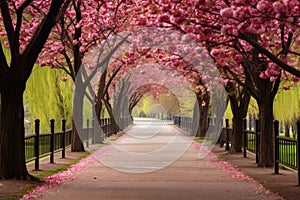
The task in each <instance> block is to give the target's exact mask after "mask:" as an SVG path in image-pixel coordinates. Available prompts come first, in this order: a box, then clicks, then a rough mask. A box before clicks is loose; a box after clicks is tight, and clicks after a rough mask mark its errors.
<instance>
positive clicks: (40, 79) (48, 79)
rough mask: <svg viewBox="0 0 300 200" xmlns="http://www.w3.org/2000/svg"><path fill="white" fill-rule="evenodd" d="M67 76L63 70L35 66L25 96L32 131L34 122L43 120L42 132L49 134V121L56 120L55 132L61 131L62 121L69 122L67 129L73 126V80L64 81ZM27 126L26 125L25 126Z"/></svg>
mask: <svg viewBox="0 0 300 200" xmlns="http://www.w3.org/2000/svg"><path fill="white" fill-rule="evenodd" d="M64 76H66V74H65V72H64V71H63V70H58V69H50V68H49V67H40V66H37V65H36V66H35V67H34V69H33V72H32V75H31V76H30V78H29V80H28V82H27V85H26V90H25V94H24V102H25V107H26V110H27V111H28V112H27V113H28V116H29V117H28V118H29V119H27V120H29V121H30V124H31V131H32V132H33V130H34V120H35V119H36V118H39V119H40V120H41V126H40V127H41V132H42V133H45V132H49V131H50V128H49V120H50V119H51V118H53V119H55V120H56V123H55V131H60V130H61V120H62V119H63V118H65V119H66V120H67V128H71V124H72V121H71V120H72V94H73V92H72V91H73V89H72V84H73V83H72V80H70V79H67V80H66V81H62V77H64ZM25 126H26V124H25Z"/></svg>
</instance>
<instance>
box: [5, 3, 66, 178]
mask: <svg viewBox="0 0 300 200" xmlns="http://www.w3.org/2000/svg"><path fill="white" fill-rule="evenodd" d="M69 2H70V1H64V0H57V1H51V0H49V1H48V0H47V1H38V0H37V1H34V0H25V1H23V0H22V1H6V0H3V1H1V2H0V11H1V15H0V24H1V25H0V35H1V39H0V42H1V43H0V96H1V104H0V105H1V117H0V127H1V128H0V179H13V178H17V179H33V177H32V176H30V175H29V174H28V171H27V169H26V165H25V163H26V162H25V144H24V135H25V133H24V107H23V93H24V90H25V88H26V82H27V80H28V78H29V77H30V74H31V71H32V68H33V65H34V64H35V62H36V60H37V57H38V55H39V53H40V52H41V50H42V48H43V46H44V44H45V42H46V40H47V38H48V36H49V34H50V31H51V29H52V28H53V26H54V25H55V24H56V22H57V21H58V20H60V17H61V15H63V13H64V11H65V9H66V7H67V5H68V3H69ZM5 49H8V50H9V53H8V54H9V55H6V54H5V53H4V52H5Z"/></svg>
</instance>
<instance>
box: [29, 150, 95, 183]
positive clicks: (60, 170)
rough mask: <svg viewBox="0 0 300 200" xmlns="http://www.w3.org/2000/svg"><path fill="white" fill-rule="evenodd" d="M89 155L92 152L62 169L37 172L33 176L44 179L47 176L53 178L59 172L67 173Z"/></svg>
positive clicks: (84, 154)
mask: <svg viewBox="0 0 300 200" xmlns="http://www.w3.org/2000/svg"><path fill="white" fill-rule="evenodd" d="M89 155H90V152H84V153H83V154H82V155H81V156H80V157H79V158H78V159H76V160H72V161H71V162H70V163H68V164H65V165H63V166H62V167H59V168H57V169H54V170H51V171H49V172H43V171H35V172H34V173H32V175H33V176H35V177H36V178H38V179H43V178H46V177H47V176H51V175H53V174H56V173H58V172H62V171H66V170H67V169H68V168H69V167H70V166H71V165H74V164H76V163H77V162H79V161H80V160H81V159H82V158H86V157H87V156H89Z"/></svg>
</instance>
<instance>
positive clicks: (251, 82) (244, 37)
mask: <svg viewBox="0 0 300 200" xmlns="http://www.w3.org/2000/svg"><path fill="white" fill-rule="evenodd" d="M142 5H143V7H142V8H141V9H140V12H139V13H141V15H142V16H140V15H139V16H136V17H135V19H136V21H139V22H140V23H141V24H143V25H146V26H161V27H168V28H174V29H177V30H179V31H181V32H184V33H187V34H189V35H190V36H191V37H193V38H195V39H197V40H198V41H199V43H201V44H203V46H204V47H206V48H207V49H209V50H210V51H211V55H212V56H215V59H216V64H217V65H218V66H220V67H222V70H225V71H226V73H225V75H226V76H228V78H226V79H225V82H227V83H228V82H229V81H230V80H232V79H234V81H235V82H236V84H239V85H241V86H243V87H244V88H245V89H247V93H249V94H251V95H252V96H253V97H254V98H255V99H256V100H257V103H258V105H259V111H260V112H259V113H260V114H259V117H260V130H261V132H262V134H261V140H260V141H261V143H260V148H261V154H260V162H259V165H260V166H271V165H272V164H273V160H272V158H273V157H272V152H273V149H272V146H273V145H272V143H271V141H272V140H271V139H270V138H272V128H271V127H272V119H273V118H272V116H273V100H274V97H275V95H276V93H277V90H278V86H279V83H280V80H281V79H282V78H284V79H290V80H292V81H295V82H296V81H299V78H298V77H299V75H300V74H299V68H298V67H299V66H298V65H297V62H295V61H296V60H297V57H298V56H299V52H297V47H298V46H299V1H296V0H292V1H282V2H273V1H267V0H261V1H260V0H253V1H243V0H236V1H223V0H219V1H210V0H208V1H200V2H198V1H192V0H191V1H176V2H174V1H165V0H164V1H144V2H143V4H142ZM132 21H133V20H132ZM214 49H215V50H216V51H215V52H213V50H214ZM282 69H283V70H284V71H282ZM237 72H238V73H237ZM240 72H243V73H240ZM288 73H290V74H291V75H289V74H288ZM229 83H230V82H229ZM231 94H232V93H231ZM245 94H246V93H245ZM247 96H248V95H246V97H247ZM242 99H244V100H245V102H247V101H248V100H247V99H249V98H248V97H247V98H242ZM235 100H237V98H235ZM237 102H238V101H237ZM241 105H242V104H241ZM243 107H244V108H243V110H247V109H246V108H247V106H243ZM243 112H244V111H243Z"/></svg>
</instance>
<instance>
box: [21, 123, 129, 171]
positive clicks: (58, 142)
mask: <svg viewBox="0 0 300 200" xmlns="http://www.w3.org/2000/svg"><path fill="white" fill-rule="evenodd" d="M120 120H121V122H122V127H123V128H126V127H127V126H129V125H130V124H131V123H132V118H131V117H123V118H121V119H120ZM94 123H95V122H94V120H93V119H92V120H90V119H87V120H86V127H85V128H83V129H82V132H81V135H80V136H81V140H82V142H83V143H84V145H85V146H86V147H89V145H90V144H95V143H99V142H102V141H103V140H104V137H108V136H110V135H111V134H112V133H113V128H112V119H111V118H102V119H100V121H99V125H100V127H101V129H102V131H100V130H96V128H95V126H94V125H95V124H94ZM54 126H55V120H54V119H51V120H50V133H43V134H41V133H40V120H39V119H36V120H35V134H32V135H28V136H26V137H25V159H26V162H30V161H35V170H39V159H40V158H42V157H45V156H49V155H50V163H54V154H55V153H57V152H60V151H61V152H62V155H61V157H62V158H65V155H66V153H65V152H66V148H67V147H69V146H70V145H71V136H72V129H68V130H66V120H65V119H63V120H62V127H61V132H56V133H55V132H54V128H55V127H54ZM101 133H104V134H101Z"/></svg>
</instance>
